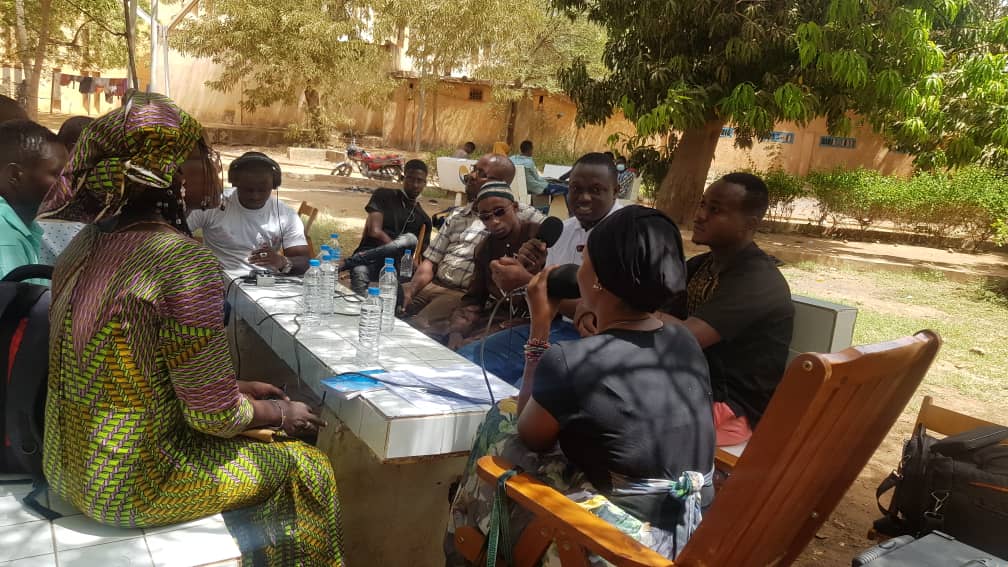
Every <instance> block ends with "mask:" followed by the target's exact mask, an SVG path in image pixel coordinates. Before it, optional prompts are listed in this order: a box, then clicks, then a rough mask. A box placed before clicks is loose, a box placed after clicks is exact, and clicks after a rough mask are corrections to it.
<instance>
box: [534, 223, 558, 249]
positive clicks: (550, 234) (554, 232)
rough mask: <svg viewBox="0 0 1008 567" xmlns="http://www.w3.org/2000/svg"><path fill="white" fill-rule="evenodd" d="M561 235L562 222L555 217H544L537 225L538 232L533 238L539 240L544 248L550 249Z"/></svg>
mask: <svg viewBox="0 0 1008 567" xmlns="http://www.w3.org/2000/svg"><path fill="white" fill-rule="evenodd" d="M561 234H563V221H562V220H560V219H558V218H556V217H546V219H545V220H543V221H542V224H540V225H539V232H538V233H536V236H535V237H536V239H537V240H541V241H542V242H543V243H544V244H545V245H546V248H550V247H552V246H553V245H554V244H556V243H557V240H560V235H561Z"/></svg>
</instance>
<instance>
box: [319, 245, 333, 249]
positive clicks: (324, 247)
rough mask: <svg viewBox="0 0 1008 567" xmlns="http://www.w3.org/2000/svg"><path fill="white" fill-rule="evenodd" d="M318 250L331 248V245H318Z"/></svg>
mask: <svg viewBox="0 0 1008 567" xmlns="http://www.w3.org/2000/svg"><path fill="white" fill-rule="evenodd" d="M319 250H332V246H329V245H328V244H323V245H322V246H319Z"/></svg>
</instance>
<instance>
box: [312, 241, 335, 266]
mask: <svg viewBox="0 0 1008 567" xmlns="http://www.w3.org/2000/svg"><path fill="white" fill-rule="evenodd" d="M329 254H332V248H330V247H329V245H328V244H323V245H322V246H319V253H318V256H315V259H316V260H318V261H319V262H321V261H322V260H325V257H326V256H327V255H329Z"/></svg>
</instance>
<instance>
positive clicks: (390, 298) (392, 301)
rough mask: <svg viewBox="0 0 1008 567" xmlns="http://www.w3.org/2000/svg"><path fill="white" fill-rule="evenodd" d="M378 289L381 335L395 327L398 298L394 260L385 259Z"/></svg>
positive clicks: (397, 280) (397, 281)
mask: <svg viewBox="0 0 1008 567" xmlns="http://www.w3.org/2000/svg"><path fill="white" fill-rule="evenodd" d="M378 288H379V290H380V294H381V303H382V316H381V330H382V332H383V333H391V332H392V328H393V327H394V326H395V310H396V299H397V297H398V296H399V277H398V276H397V275H396V269H395V259H394V258H385V269H384V270H382V274H381V277H380V278H379V279H378Z"/></svg>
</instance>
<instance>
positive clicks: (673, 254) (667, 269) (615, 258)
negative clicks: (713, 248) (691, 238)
mask: <svg viewBox="0 0 1008 567" xmlns="http://www.w3.org/2000/svg"><path fill="white" fill-rule="evenodd" d="M588 255H589V256H590V257H591V261H592V264H593V265H594V266H595V273H596V274H597V275H598V280H599V284H601V285H602V287H604V288H605V289H607V290H609V291H610V292H611V293H612V294H613V295H615V296H616V297H618V298H620V299H621V300H623V302H624V303H626V304H627V305H629V306H630V307H633V308H634V309H639V310H640V311H647V312H651V311H655V310H657V309H658V308H660V307H663V306H667V305H669V304H674V303H675V302H676V300H677V298H680V297H681V295H682V293H683V291H684V290H685V289H686V263H685V260H684V258H683V246H682V235H680V234H679V227H677V226H676V224H675V223H674V222H672V219H670V218H668V217H667V216H665V215H664V214H662V213H661V212H660V211H658V210H655V209H652V208H650V207H642V206H640V205H631V206H629V207H623V208H621V209H619V210H617V211H616V212H614V213H612V214H611V215H609V216H608V217H606V218H605V220H603V221H602V222H600V223H599V224H598V226H596V227H595V229H594V230H592V231H591V234H590V235H589V236H588Z"/></svg>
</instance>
